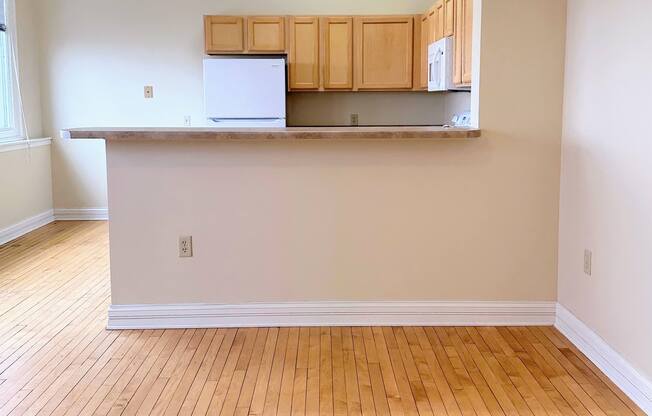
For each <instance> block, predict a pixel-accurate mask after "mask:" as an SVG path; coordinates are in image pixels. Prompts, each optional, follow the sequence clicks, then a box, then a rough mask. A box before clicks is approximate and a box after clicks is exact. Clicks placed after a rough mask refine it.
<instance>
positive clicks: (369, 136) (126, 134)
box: [65, 126, 480, 141]
mask: <svg viewBox="0 0 652 416" xmlns="http://www.w3.org/2000/svg"><path fill="white" fill-rule="evenodd" d="M65 136H66V137H68V138H73V139H105V140H135V139H137V140H148V141H169V140H173V141H175V140H194V141H240V140H242V141H256V140H262V141H265V140H412V139H470V138H476V137H480V130H478V129H473V128H453V127H442V126H419V127H396V126H384V127H287V128H259V129H225V128H190V127H187V128H146V127H145V128H133V127H131V128H92V129H91V128H79V129H70V130H67V131H66V132H65Z"/></svg>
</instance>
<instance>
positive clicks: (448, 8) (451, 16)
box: [444, 0, 455, 37]
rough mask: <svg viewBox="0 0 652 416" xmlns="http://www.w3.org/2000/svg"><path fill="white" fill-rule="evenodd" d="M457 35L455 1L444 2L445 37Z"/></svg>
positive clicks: (445, 0) (446, 0)
mask: <svg viewBox="0 0 652 416" xmlns="http://www.w3.org/2000/svg"><path fill="white" fill-rule="evenodd" d="M453 35H455V0H444V37H448V36H453Z"/></svg>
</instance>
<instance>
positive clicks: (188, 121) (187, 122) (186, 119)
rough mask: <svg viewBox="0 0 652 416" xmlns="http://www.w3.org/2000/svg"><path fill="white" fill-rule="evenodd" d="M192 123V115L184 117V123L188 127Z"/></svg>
mask: <svg viewBox="0 0 652 416" xmlns="http://www.w3.org/2000/svg"><path fill="white" fill-rule="evenodd" d="M191 124H192V119H191V118H190V116H185V117H184V118H183V125H184V126H186V127H190V125H191Z"/></svg>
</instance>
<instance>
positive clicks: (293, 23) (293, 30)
mask: <svg viewBox="0 0 652 416" xmlns="http://www.w3.org/2000/svg"><path fill="white" fill-rule="evenodd" d="M288 26H289V31H290V53H289V66H290V89H291V90H314V89H318V88H319V85H320V79H319V78H320V77H319V73H320V71H319V18H317V17H291V18H290V20H289V25H288Z"/></svg>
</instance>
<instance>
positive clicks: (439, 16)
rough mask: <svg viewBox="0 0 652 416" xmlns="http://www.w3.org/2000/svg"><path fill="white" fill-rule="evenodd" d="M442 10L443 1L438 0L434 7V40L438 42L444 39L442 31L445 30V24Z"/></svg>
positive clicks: (444, 15) (443, 10)
mask: <svg viewBox="0 0 652 416" xmlns="http://www.w3.org/2000/svg"><path fill="white" fill-rule="evenodd" d="M445 11H446V10H445V9H444V2H443V0H440V1H439V2H437V4H436V5H435V19H436V23H435V25H436V27H435V40H439V39H441V38H443V37H444V29H445V27H444V26H445V24H446V13H445Z"/></svg>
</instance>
